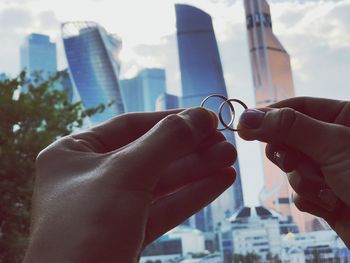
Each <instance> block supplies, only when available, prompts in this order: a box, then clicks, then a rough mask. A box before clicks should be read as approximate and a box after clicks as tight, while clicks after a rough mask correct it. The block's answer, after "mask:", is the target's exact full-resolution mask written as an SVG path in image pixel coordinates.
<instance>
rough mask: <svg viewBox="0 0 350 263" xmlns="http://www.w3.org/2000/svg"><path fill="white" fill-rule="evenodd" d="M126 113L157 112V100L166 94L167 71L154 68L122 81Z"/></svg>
mask: <svg viewBox="0 0 350 263" xmlns="http://www.w3.org/2000/svg"><path fill="white" fill-rule="evenodd" d="M120 87H121V93H122V96H123V100H124V103H125V111H126V112H134V111H155V110H156V100H157V98H158V97H159V96H160V95H161V94H163V93H164V92H165V89H166V88H165V70H164V69H158V68H152V69H144V70H142V71H140V72H139V73H138V74H137V76H136V77H134V78H131V79H123V80H121V81H120Z"/></svg>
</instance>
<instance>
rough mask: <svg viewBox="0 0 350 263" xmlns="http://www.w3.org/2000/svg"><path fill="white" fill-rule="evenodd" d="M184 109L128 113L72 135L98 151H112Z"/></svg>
mask: <svg viewBox="0 0 350 263" xmlns="http://www.w3.org/2000/svg"><path fill="white" fill-rule="evenodd" d="M183 110H184V109H175V110H168V111H157V112H137V113H136V112H134V113H126V114H122V115H119V116H117V117H114V118H112V119H110V120H108V121H106V122H104V123H102V124H100V125H98V126H95V127H93V128H91V129H89V130H87V131H85V132H82V133H79V134H75V135H72V137H73V138H75V139H80V140H84V141H85V142H87V143H88V144H89V145H90V146H92V147H93V149H94V150H95V151H96V152H101V153H105V152H111V151H114V150H116V149H118V148H120V147H123V146H124V145H127V144H129V143H131V142H132V141H134V140H136V139H137V138H139V137H140V136H142V135H143V134H145V133H146V132H147V131H149V130H150V129H151V128H152V127H153V126H154V125H155V124H156V123H157V122H159V121H160V120H161V119H163V118H165V117H166V116H168V115H170V114H176V113H179V112H181V111H183Z"/></svg>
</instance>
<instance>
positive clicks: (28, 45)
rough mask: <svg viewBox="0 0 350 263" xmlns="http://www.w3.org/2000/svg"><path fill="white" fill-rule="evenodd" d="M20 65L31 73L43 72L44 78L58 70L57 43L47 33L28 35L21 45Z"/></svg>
mask: <svg viewBox="0 0 350 263" xmlns="http://www.w3.org/2000/svg"><path fill="white" fill-rule="evenodd" d="M20 67H21V70H26V72H27V73H28V74H29V75H30V74H33V73H35V72H42V76H43V77H44V78H46V77H48V76H50V75H53V74H55V73H56V70H57V58H56V44H55V43H53V42H51V41H50V37H49V36H47V35H42V34H37V33H33V34H30V35H28V36H27V37H26V38H25V39H24V42H23V43H22V45H21V47H20Z"/></svg>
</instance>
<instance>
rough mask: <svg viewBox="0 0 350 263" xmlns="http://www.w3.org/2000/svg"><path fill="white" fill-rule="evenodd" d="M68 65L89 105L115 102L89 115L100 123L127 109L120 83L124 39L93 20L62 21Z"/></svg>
mask: <svg viewBox="0 0 350 263" xmlns="http://www.w3.org/2000/svg"><path fill="white" fill-rule="evenodd" d="M62 37H63V43H64V49H65V54H66V57H67V62H68V68H69V72H70V76H71V78H72V82H73V85H75V87H76V89H77V91H78V93H79V96H80V99H81V100H82V102H83V104H84V106H85V107H86V108H90V107H96V106H98V105H99V104H101V103H103V104H108V103H110V102H113V104H112V105H111V107H107V108H106V109H105V111H104V112H103V113H102V114H96V115H94V116H92V117H91V118H90V120H91V122H92V123H100V122H102V121H105V120H108V119H110V118H111V117H113V116H116V115H118V114H121V113H124V104H123V101H122V97H121V92H120V86H119V79H118V78H119V71H120V62H119V59H118V54H119V51H120V49H121V40H120V39H119V38H118V37H117V36H115V35H112V34H109V33H107V31H106V30H105V29H104V28H102V27H101V26H99V25H98V24H97V23H94V22H67V23H63V24H62Z"/></svg>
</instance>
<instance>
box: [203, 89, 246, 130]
mask: <svg viewBox="0 0 350 263" xmlns="http://www.w3.org/2000/svg"><path fill="white" fill-rule="evenodd" d="M211 98H220V99H222V100H223V102H222V103H221V104H220V106H219V109H218V112H217V115H218V117H219V121H220V123H221V125H222V126H223V127H224V128H219V129H218V131H224V130H230V131H238V129H237V128H232V127H231V126H232V124H233V122H234V120H235V117H236V111H235V108H234V106H233V104H232V103H234V102H235V103H238V104H240V105H241V106H242V107H243V108H244V109H245V110H246V109H248V107H247V105H246V104H245V103H244V102H243V101H240V100H238V99H228V98H226V97H225V96H223V95H220V94H212V95H209V96H208V97H206V98H204V99H203V100H202V102H201V104H200V106H201V107H203V108H205V107H204V105H205V103H206V102H207V101H208V100H209V99H211ZM226 104H227V105H228V107H229V109H230V113H231V119H230V121H229V122H228V123H226V122H225V120H224V118H223V116H222V111H223V109H224V107H225V105H226Z"/></svg>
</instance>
